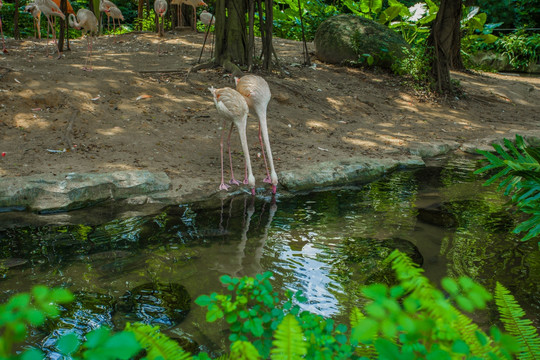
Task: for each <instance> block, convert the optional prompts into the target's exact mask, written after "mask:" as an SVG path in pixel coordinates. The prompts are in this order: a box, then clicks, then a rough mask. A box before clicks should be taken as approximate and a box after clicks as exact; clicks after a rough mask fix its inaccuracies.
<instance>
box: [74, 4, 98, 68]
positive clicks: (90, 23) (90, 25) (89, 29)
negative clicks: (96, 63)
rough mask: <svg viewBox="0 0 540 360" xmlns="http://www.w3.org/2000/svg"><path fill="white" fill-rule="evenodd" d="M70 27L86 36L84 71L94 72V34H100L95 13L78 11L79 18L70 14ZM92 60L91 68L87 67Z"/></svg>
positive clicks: (83, 10) (85, 10)
mask: <svg viewBox="0 0 540 360" xmlns="http://www.w3.org/2000/svg"><path fill="white" fill-rule="evenodd" d="M68 19H69V26H71V27H72V28H75V29H77V30H82V33H83V34H86V61H85V62H84V66H83V70H88V71H92V34H94V35H95V34H97V32H98V20H97V18H96V16H95V15H94V13H93V12H91V11H90V10H87V9H79V11H77V17H75V15H73V14H69V17H68ZM89 60H90V67H89V68H87V67H86V65H87V64H88V61H89Z"/></svg>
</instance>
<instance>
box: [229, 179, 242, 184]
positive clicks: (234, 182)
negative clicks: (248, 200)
mask: <svg viewBox="0 0 540 360" xmlns="http://www.w3.org/2000/svg"><path fill="white" fill-rule="evenodd" d="M229 184H231V185H240V181H238V180H236V179H235V178H232V179H231V181H229Z"/></svg>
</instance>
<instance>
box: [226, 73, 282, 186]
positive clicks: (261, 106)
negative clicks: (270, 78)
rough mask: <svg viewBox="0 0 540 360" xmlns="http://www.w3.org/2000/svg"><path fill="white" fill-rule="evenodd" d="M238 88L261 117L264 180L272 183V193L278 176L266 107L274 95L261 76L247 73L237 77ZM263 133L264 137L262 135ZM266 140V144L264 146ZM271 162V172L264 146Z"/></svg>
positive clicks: (251, 108)
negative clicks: (271, 145)
mask: <svg viewBox="0 0 540 360" xmlns="http://www.w3.org/2000/svg"><path fill="white" fill-rule="evenodd" d="M235 81H236V90H238V92H239V93H240V94H242V96H244V98H245V99H246V103H247V104H248V106H249V109H250V110H252V111H253V112H255V114H256V115H257V118H259V142H260V143H261V149H262V154H263V158H264V165H265V166H266V178H265V179H264V182H266V183H270V184H272V194H275V193H276V190H277V183H278V177H277V174H276V170H275V169H274V160H273V158H272V149H271V148H270V140H269V139H268V127H267V125H266V108H267V107H268V102H269V101H270V98H271V97H272V95H271V93H270V88H269V87H268V83H267V82H266V80H264V79H263V78H262V77H260V76H256V75H246V76H242V77H241V78H240V79H238V78H235ZM261 133H262V137H261ZM263 141H264V146H263ZM265 147H266V152H267V155H268V161H269V162H270V172H269V171H268V163H267V161H266V156H265V154H264V148H265Z"/></svg>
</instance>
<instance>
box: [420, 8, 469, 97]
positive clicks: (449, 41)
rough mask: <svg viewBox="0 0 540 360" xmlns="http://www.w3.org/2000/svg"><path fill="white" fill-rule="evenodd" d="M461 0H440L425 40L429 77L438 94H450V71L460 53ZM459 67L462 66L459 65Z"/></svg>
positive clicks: (451, 88)
mask: <svg viewBox="0 0 540 360" xmlns="http://www.w3.org/2000/svg"><path fill="white" fill-rule="evenodd" d="M460 20H461V0H441V5H440V7H439V12H438V13H437V17H436V18H435V21H434V23H433V26H432V28H431V32H430V34H429V37H428V39H427V45H428V54H427V55H428V56H429V57H430V59H431V61H430V62H431V76H432V79H433V83H434V86H435V89H436V90H437V91H439V92H440V93H449V92H452V90H453V87H452V83H451V81H450V69H451V68H453V67H454V66H455V65H459V64H455V62H459V63H461V56H459V60H457V59H456V58H455V57H456V54H459V52H460V51H461V34H460ZM461 65H463V64H462V63H461Z"/></svg>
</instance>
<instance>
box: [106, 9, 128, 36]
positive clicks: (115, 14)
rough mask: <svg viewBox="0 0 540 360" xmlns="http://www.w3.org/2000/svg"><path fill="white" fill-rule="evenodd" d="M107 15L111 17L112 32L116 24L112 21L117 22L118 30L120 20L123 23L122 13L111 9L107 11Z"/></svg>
mask: <svg viewBox="0 0 540 360" xmlns="http://www.w3.org/2000/svg"><path fill="white" fill-rule="evenodd" d="M109 15H110V17H112V23H113V31H115V30H116V24H115V23H114V19H117V20H118V28H119V29H120V20H122V21H124V16H123V15H122V11H120V9H119V8H117V7H111V8H110V9H109Z"/></svg>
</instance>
